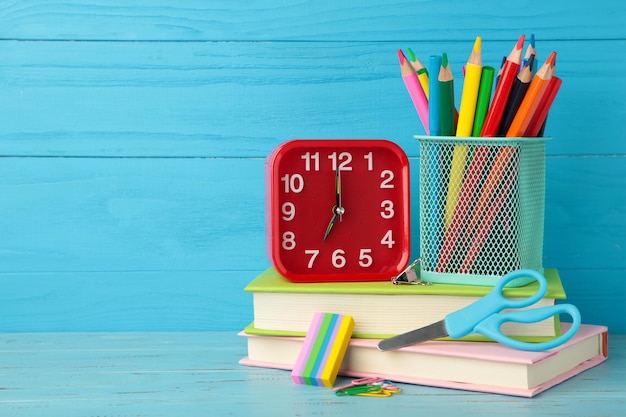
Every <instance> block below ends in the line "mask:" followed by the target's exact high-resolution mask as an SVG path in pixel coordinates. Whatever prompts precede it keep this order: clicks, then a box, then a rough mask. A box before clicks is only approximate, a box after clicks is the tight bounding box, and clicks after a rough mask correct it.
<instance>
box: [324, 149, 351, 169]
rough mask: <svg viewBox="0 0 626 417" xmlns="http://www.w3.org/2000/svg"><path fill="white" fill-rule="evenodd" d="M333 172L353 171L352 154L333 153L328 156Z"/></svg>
mask: <svg viewBox="0 0 626 417" xmlns="http://www.w3.org/2000/svg"><path fill="white" fill-rule="evenodd" d="M328 159H330V161H331V162H332V170H333V171H337V170H340V171H352V166H351V165H350V164H351V163H352V154H351V153H350V152H333V153H331V154H330V155H328Z"/></svg>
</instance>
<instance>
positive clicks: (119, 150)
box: [0, 0, 626, 333]
mask: <svg viewBox="0 0 626 417" xmlns="http://www.w3.org/2000/svg"><path fill="white" fill-rule="evenodd" d="M625 18H626V6H625V3H624V2H623V1H621V0H598V1H595V2H594V3H593V5H590V4H589V3H588V2H586V1H582V0H568V1H554V2H545V1H517V2H501V1H499V0H489V1H485V2H481V3H480V5H478V4H475V3H474V2H462V1H455V0H442V1H429V0H421V1H410V2H409V1H400V0H393V1H375V0H359V1H352V0H350V1H343V2H337V1H327V0H325V1H313V0H281V1H277V0H259V1H255V2H252V3H250V2H233V1H223V0H221V1H217V0H214V1H209V2H207V1H201V0H181V1H178V2H171V1H166V0H150V1H148V0H125V1H121V0H115V1H108V2H96V1H93V0H64V1H61V2H45V1H37V0H20V1H12V2H1V3H0V120H1V122H0V195H1V197H0V331H128V330H147V331H151V330H154V331H157V330H233V331H234V330H239V329H240V328H241V327H243V326H244V325H246V324H248V322H249V321H250V320H251V318H252V309H251V297H250V296H249V295H248V294H244V293H243V292H242V289H243V287H244V286H245V284H246V283H247V282H248V281H249V280H250V279H252V278H253V277H254V276H255V275H256V274H257V273H259V272H260V271H262V270H263V269H264V268H266V267H267V266H268V265H269V264H268V261H267V259H266V257H265V241H264V233H265V230H264V194H263V187H264V179H263V170H264V158H265V156H266V155H267V154H268V153H269V152H270V151H271V149H272V148H273V147H275V146H276V145H278V144H279V143H280V142H282V141H285V140H287V139H291V138H295V137H306V138H332V137H339V138H343V137H350V138H355V137H363V138H387V139H391V140H394V141H396V142H397V143H399V144H400V145H401V146H402V147H403V148H404V149H405V151H406V152H407V154H408V155H409V156H410V161H411V168H412V182H413V187H412V189H413V196H414V198H413V203H412V216H413V222H412V223H413V232H412V236H413V255H414V256H417V254H418V253H419V239H418V236H419V233H418V232H419V231H418V228H419V224H418V222H417V219H418V214H419V207H418V198H417V197H418V194H417V184H418V182H419V176H418V167H419V149H418V145H417V143H416V141H415V140H414V139H413V135H414V134H420V133H423V130H422V129H421V127H420V124H419V120H418V118H417V116H416V114H415V111H414V110H413V108H412V106H411V103H410V101H409V98H408V95H407V93H406V90H405V88H404V85H403V83H402V81H401V78H400V76H399V69H398V64H397V57H396V50H397V49H398V48H407V47H411V48H412V49H413V50H414V51H415V52H416V53H417V54H418V55H420V56H422V57H427V56H428V55H430V54H433V53H441V52H444V51H445V52H447V53H448V54H449V56H450V59H451V65H452V68H453V70H454V75H455V77H457V78H458V79H460V77H461V65H463V63H464V61H465V60H466V59H467V56H468V54H469V51H470V49H471V45H472V43H473V40H474V37H475V36H477V35H481V36H482V37H483V50H484V61H485V64H489V65H493V66H497V65H499V63H500V60H501V57H502V56H503V55H506V54H507V53H508V52H509V51H510V49H511V48H512V46H513V44H514V43H515V41H516V40H517V38H518V36H519V35H520V34H521V33H526V34H530V33H534V34H535V35H536V39H537V47H538V50H539V59H540V60H542V59H545V57H546V56H547V55H548V54H549V52H551V51H553V50H554V51H557V52H558V62H557V72H558V75H559V76H560V77H561V78H562V79H563V80H564V84H563V87H562V89H561V92H560V93H559V96H558V97H557V101H556V102H555V105H554V107H553V111H552V112H551V114H550V118H549V124H548V127H547V130H546V134H549V135H551V136H553V137H554V139H553V140H552V141H551V142H550V143H549V144H548V146H547V153H548V158H547V162H546V165H547V199H546V227H545V244H544V265H545V266H549V267H556V268H558V269H559V270H560V273H561V276H562V278H563V281H564V284H565V287H566V290H567V292H568V295H569V298H570V301H571V302H573V303H575V304H576V305H578V306H579V308H580V310H581V312H582V314H583V318H584V321H585V322H588V323H595V324H606V325H609V327H610V329H611V331H612V332H618V333H624V332H626V324H625V316H626V314H625V313H626V307H625V306H626V265H625V255H624V249H625V247H626V222H625V218H626V195H625V193H626V191H625V190H626V130H625V129H624V115H625V114H626V80H625V77H624V74H625V73H626V29H625V26H624V22H625ZM459 85H460V82H459ZM459 92H460V88H459V89H457V94H458V93H459ZM458 100H459V97H457V102H458ZM394 313H400V314H401V312H390V315H393V314H394Z"/></svg>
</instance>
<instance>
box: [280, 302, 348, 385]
mask: <svg viewBox="0 0 626 417" xmlns="http://www.w3.org/2000/svg"><path fill="white" fill-rule="evenodd" d="M353 329H354V320H353V319H352V317H351V316H347V315H342V314H333V313H321V312H316V313H315V314H313V320H312V321H311V325H310V326H309V330H308V332H307V334H306V338H305V339H304V344H303V346H302V349H301V350H300V354H299V355H298V359H297V360H296V363H295V365H294V367H293V370H292V371H291V378H292V379H293V380H294V382H295V383H297V384H305V385H316V386H325V387H332V386H333V385H334V384H335V379H336V378H337V372H338V371H339V366H340V365H341V361H342V360H343V357H344V355H345V353H346V349H347V348H348V343H349V342H350V337H351V336H352V330H353Z"/></svg>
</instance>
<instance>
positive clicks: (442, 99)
mask: <svg viewBox="0 0 626 417" xmlns="http://www.w3.org/2000/svg"><path fill="white" fill-rule="evenodd" d="M437 80H438V81H439V123H440V124H441V136H454V134H455V132H456V125H455V123H454V121H455V117H454V78H453V77H452V71H451V70H450V64H449V62H448V55H447V54H446V53H444V54H443V55H442V56H441V68H440V70H439V76H438V77H437Z"/></svg>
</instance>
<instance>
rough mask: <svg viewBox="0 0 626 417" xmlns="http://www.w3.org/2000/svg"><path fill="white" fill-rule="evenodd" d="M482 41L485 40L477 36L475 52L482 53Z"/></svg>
mask: <svg viewBox="0 0 626 417" xmlns="http://www.w3.org/2000/svg"><path fill="white" fill-rule="evenodd" d="M482 41H483V38H481V37H480V36H476V40H475V41H474V52H476V53H478V52H480V49H481V47H482Z"/></svg>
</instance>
